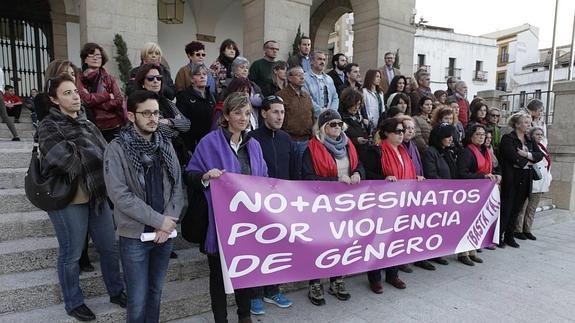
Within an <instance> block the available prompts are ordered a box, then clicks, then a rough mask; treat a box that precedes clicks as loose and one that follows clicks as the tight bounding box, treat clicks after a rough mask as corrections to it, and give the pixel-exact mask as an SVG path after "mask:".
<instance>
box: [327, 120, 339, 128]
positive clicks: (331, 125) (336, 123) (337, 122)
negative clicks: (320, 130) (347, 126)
mask: <svg viewBox="0 0 575 323" xmlns="http://www.w3.org/2000/svg"><path fill="white" fill-rule="evenodd" d="M327 125H328V126H330V127H332V128H335V127H337V126H339V127H340V128H343V121H332V122H328V124H327Z"/></svg>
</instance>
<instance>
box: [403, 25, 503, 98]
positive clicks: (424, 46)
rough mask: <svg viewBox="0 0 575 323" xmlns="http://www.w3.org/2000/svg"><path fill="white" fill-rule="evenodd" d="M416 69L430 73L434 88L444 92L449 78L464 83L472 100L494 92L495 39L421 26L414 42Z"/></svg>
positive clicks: (448, 29)
mask: <svg viewBox="0 0 575 323" xmlns="http://www.w3.org/2000/svg"><path fill="white" fill-rule="evenodd" d="M413 47H414V51H413V54H414V57H413V64H414V67H413V70H414V71H416V70H418V69H419V68H424V69H426V70H427V71H429V72H430V73H431V89H432V90H433V91H436V90H445V89H446V88H447V86H446V81H447V79H448V78H449V77H455V78H457V79H458V80H461V81H465V83H466V84H467V88H468V90H467V97H468V99H469V100H471V99H473V96H474V95H476V94H477V92H479V91H483V90H493V89H495V70H496V65H497V44H496V41H495V40H494V39H490V38H486V37H481V36H470V35H464V34H457V33H455V32H454V31H453V29H451V28H442V27H435V26H427V25H422V26H420V27H418V28H417V30H416V32H415V40H414V46H413Z"/></svg>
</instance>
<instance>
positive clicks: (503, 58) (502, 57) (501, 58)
mask: <svg viewBox="0 0 575 323" xmlns="http://www.w3.org/2000/svg"><path fill="white" fill-rule="evenodd" d="M507 63H509V53H504V54H499V55H497V66H503V65H506V64H507Z"/></svg>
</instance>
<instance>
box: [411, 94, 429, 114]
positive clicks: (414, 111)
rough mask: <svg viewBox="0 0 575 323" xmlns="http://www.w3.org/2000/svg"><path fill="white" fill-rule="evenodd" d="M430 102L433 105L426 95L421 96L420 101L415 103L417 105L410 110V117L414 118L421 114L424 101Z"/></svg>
mask: <svg viewBox="0 0 575 323" xmlns="http://www.w3.org/2000/svg"><path fill="white" fill-rule="evenodd" d="M427 100H430V101H431V103H433V101H434V100H433V98H432V97H429V96H427V95H423V96H422V97H421V98H420V99H419V102H417V105H416V106H414V107H412V108H411V115H412V116H416V115H419V114H420V113H421V107H422V106H423V104H424V103H425V101H427Z"/></svg>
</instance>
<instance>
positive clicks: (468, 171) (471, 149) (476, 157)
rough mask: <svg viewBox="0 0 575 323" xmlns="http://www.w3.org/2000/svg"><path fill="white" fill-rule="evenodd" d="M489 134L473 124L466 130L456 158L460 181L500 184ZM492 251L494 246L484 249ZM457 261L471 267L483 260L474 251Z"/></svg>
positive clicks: (482, 127) (462, 255)
mask: <svg viewBox="0 0 575 323" xmlns="http://www.w3.org/2000/svg"><path fill="white" fill-rule="evenodd" d="M491 135H492V133H490V132H489V131H488V130H487V128H486V127H485V126H484V125H480V124H473V125H471V126H470V127H468V128H467V133H466V134H465V139H464V140H463V143H464V145H465V146H466V147H465V148H464V149H463V150H461V153H460V154H459V156H458V159H457V169H458V171H459V174H458V178H462V179H484V178H487V179H490V180H492V181H497V183H498V184H499V183H500V182H501V175H495V174H494V173H495V169H496V163H497V159H496V158H495V156H494V155H493V151H492V150H491V147H490V145H491V142H490V141H489V142H488V140H487V138H488V137H489V138H491ZM486 248H487V249H490V250H493V249H494V248H495V245H490V246H487V247H486ZM457 259H458V260H459V261H461V262H462V263H464V264H466V265H468V266H473V265H474V263H473V261H474V262H477V263H481V262H483V260H481V259H480V258H478V257H477V253H476V252H475V250H472V251H469V252H462V253H460V254H458V255H457Z"/></svg>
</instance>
